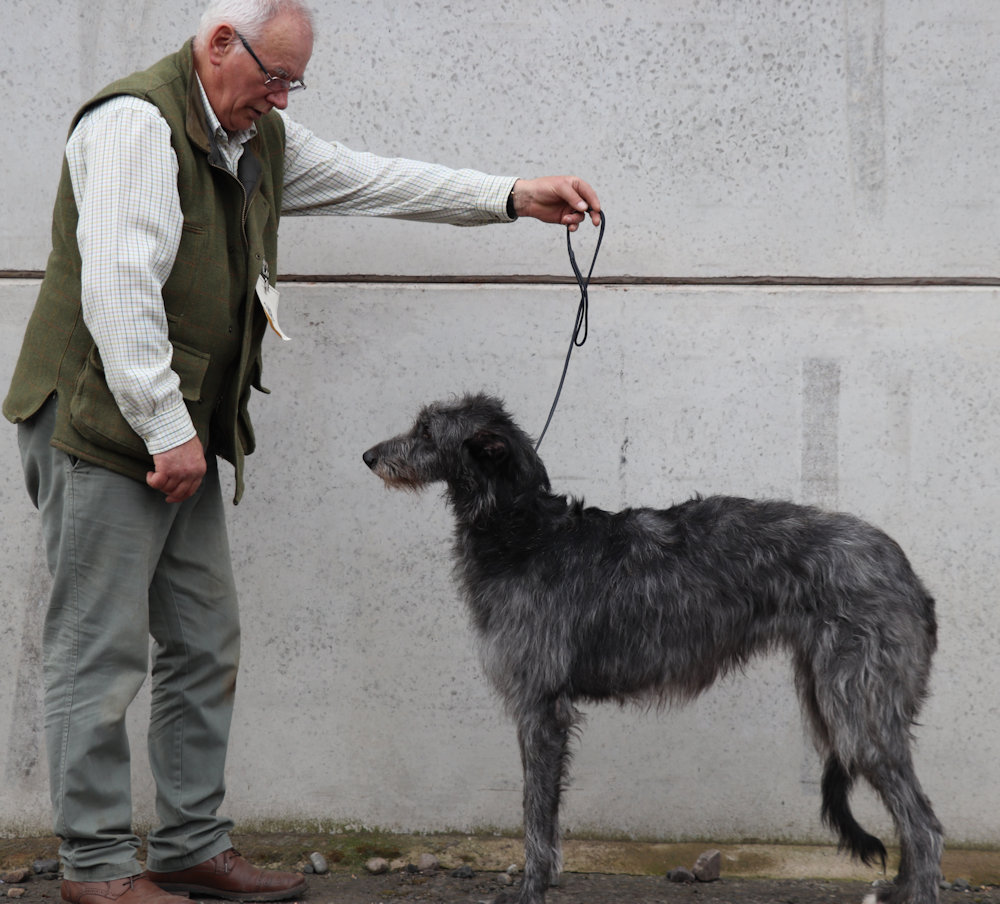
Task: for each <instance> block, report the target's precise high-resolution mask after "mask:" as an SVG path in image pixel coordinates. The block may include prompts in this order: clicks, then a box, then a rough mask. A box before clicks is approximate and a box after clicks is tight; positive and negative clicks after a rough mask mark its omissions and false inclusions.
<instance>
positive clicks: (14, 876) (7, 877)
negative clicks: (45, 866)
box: [0, 869, 31, 885]
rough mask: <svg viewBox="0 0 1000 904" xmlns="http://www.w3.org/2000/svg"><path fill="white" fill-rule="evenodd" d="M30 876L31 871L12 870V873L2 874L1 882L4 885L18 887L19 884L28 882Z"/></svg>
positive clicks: (0, 875)
mask: <svg viewBox="0 0 1000 904" xmlns="http://www.w3.org/2000/svg"><path fill="white" fill-rule="evenodd" d="M30 875H31V870H29V869H12V870H11V871H10V872H7V873H2V874H0V882H3V883H4V885H17V883H18V882H25V881H27V879H28V877H29V876H30Z"/></svg>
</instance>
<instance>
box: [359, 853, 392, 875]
mask: <svg viewBox="0 0 1000 904" xmlns="http://www.w3.org/2000/svg"><path fill="white" fill-rule="evenodd" d="M365 869H366V870H368V872H370V873H371V874H372V875H373V876H381V875H382V874H383V873H387V872H389V861H388V860H386V859H385V858H384V857H372V858H371V859H370V860H369V861H368V862H367V863H366V864H365Z"/></svg>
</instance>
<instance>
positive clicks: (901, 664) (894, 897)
mask: <svg viewBox="0 0 1000 904" xmlns="http://www.w3.org/2000/svg"><path fill="white" fill-rule="evenodd" d="M364 461H365V463H366V464H367V465H368V467H369V468H371V470H372V471H374V473H375V474H377V475H378V476H379V477H380V478H382V480H383V481H384V482H385V483H386V485H387V486H389V487H401V488H403V489H411V490H417V489H420V488H421V487H423V486H425V485H427V484H430V483H433V482H436V481H441V482H443V483H444V484H445V486H446V487H447V497H448V501H449V502H450V504H451V508H452V509H453V511H454V516H455V522H456V527H455V549H454V551H455V572H456V576H457V578H458V580H459V582H460V584H461V587H462V589H463V591H464V595H465V599H466V602H467V603H468V606H469V609H470V610H471V615H472V622H473V625H474V628H475V631H476V634H477V636H478V641H479V650H480V656H481V659H482V663H483V667H484V669H485V671H486V674H487V676H488V677H489V679H490V681H491V682H492V684H493V685H494V687H495V688H496V690H497V691H498V692H499V694H500V696H501V697H502V698H503V700H504V702H505V704H506V707H507V709H508V711H509V713H510V714H511V716H512V717H513V719H514V720H515V721H516V723H517V735H518V741H519V742H520V748H521V759H522V763H523V766H524V831H525V840H524V845H525V869H524V878H523V880H522V882H521V885H520V888H519V889H518V894H517V898H516V900H517V901H518V902H519V904H541V902H542V901H543V900H544V895H545V889H546V887H547V886H548V885H549V883H550V882H552V881H555V879H556V878H557V877H558V875H559V870H560V867H561V855H560V835H559V819H558V816H559V799H560V794H561V792H562V789H563V788H564V786H565V785H566V783H567V780H568V776H569V753H568V741H569V739H570V736H571V734H572V733H573V729H574V726H575V725H576V724H577V722H578V720H579V713H578V711H577V710H576V708H575V706H574V702H575V701H577V700H589V701H599V700H614V701H618V702H621V703H624V702H625V701H633V700H634V701H639V702H647V703H648V702H653V703H662V704H665V703H669V702H682V701H685V700H690V699H691V698H693V697H695V696H697V695H698V694H699V693H701V692H702V691H704V690H705V689H706V688H707V687H708V686H709V685H711V684H712V682H713V681H715V679H716V678H717V677H718V676H719V675H722V674H725V673H727V672H731V671H732V670H734V669H738V668H740V667H741V666H742V665H744V663H746V662H747V660H748V659H749V658H750V657H751V656H752V655H753V654H755V653H760V652H767V651H769V650H772V649H776V648H783V649H785V650H787V651H788V652H789V653H790V654H791V658H792V662H793V664H794V670H795V680H796V686H797V689H798V693H799V697H800V698H801V702H802V709H803V712H804V713H805V718H806V720H807V722H808V725H809V727H810V728H811V730H812V735H813V737H814V739H815V743H816V746H817V748H818V749H819V751H820V753H821V754H822V755H824V756H825V757H826V765H825V769H824V773H823V780H822V797H823V804H822V815H823V818H824V820H825V821H826V823H827V824H828V825H829V826H830V827H831V828H832V829H834V830H835V831H836V832H837V833H838V835H839V837H840V843H841V847H843V848H845V849H847V850H848V851H850V852H851V854H853V855H854V856H856V857H858V858H860V859H861V860H862V861H864V862H865V863H868V864H871V863H874V862H875V861H881V862H882V866H883V868H884V866H885V856H886V850H885V847H884V846H883V845H882V842H881V841H879V840H878V839H877V838H875V837H874V836H873V835H870V834H869V833H868V832H866V831H865V830H864V829H862V828H861V826H860V825H859V824H858V823H857V821H856V820H855V818H854V816H853V814H852V813H851V810H850V806H849V803H848V796H849V793H850V791H851V788H852V786H853V784H854V782H855V779H856V778H857V777H858V776H862V777H863V778H864V779H865V780H866V781H867V782H868V783H869V784H870V785H871V786H872V787H873V788H874V789H875V791H876V792H877V793H878V794H879V796H880V797H881V799H882V801H883V802H884V804H885V806H886V808H887V809H888V811H889V812H890V813H891V815H892V818H893V820H894V822H895V825H896V828H897V831H898V834H899V842H900V848H901V858H900V863H899V874H898V876H897V877H896V881H895V883H894V885H893V886H891V887H889V888H888V889H886V890H883V891H881V892H880V894H881V895H882V899H883V900H886V901H890V902H893V904H904V902H905V904H933V902H936V901H937V900H938V883H939V881H940V860H941V851H942V831H941V826H940V823H939V822H938V820H937V817H936V816H935V815H934V811H933V810H932V809H931V805H930V802H929V801H928V799H927V797H926V796H925V795H924V793H923V791H922V790H921V787H920V783H919V781H918V780H917V776H916V774H915V772H914V768H913V761H912V756H911V750H910V747H911V728H912V726H913V724H914V719H915V717H916V715H917V711H918V710H919V708H920V705H921V703H922V702H923V699H924V697H925V695H926V693H927V679H928V673H929V671H930V664H931V656H932V654H933V652H934V649H935V647H936V630H937V629H936V624H935V619H934V601H933V600H932V599H931V597H930V595H929V594H928V592H927V591H926V590H925V589H924V587H923V586H922V584H921V582H920V580H919V579H918V578H917V576H916V575H915V574H914V573H913V570H912V568H911V567H910V564H909V562H908V561H907V559H906V556H905V555H904V554H903V552H902V550H901V549H900V548H899V546H898V545H897V544H896V543H895V542H894V541H893V540H892V539H890V538H889V537H888V536H886V535H885V534H884V533H882V532H881V531H879V530H877V529H876V528H874V527H872V526H870V525H868V524H866V523H865V522H863V521H860V520H859V519H857V518H854V517H852V516H850V515H844V514H831V513H827V512H823V511H819V510H817V509H814V508H808V507H805V506H801V505H794V504H792V503H789V502H776V501H770V502H765V501H752V500H748V499H738V498H733V497H725V496H717V497H710V498H695V499H692V500H690V501H688V502H684V503H681V504H680V505H676V506H673V507H671V508H667V509H651V508H633V509H626V510H624V511H621V512H606V511H602V510H600V509H597V508H585V507H584V505H583V502H582V501H580V500H576V499H573V498H568V497H566V496H560V495H556V494H553V493H552V492H551V491H550V487H549V479H548V475H547V473H546V471H545V467H544V465H543V464H542V462H541V460H540V459H539V457H538V455H537V454H536V452H535V449H534V448H533V445H532V443H531V440H530V439H529V437H528V436H527V435H526V434H525V433H524V432H523V431H522V430H521V429H520V428H519V427H518V426H517V425H516V424H515V423H514V422H513V420H512V419H511V417H510V416H509V415H508V414H507V412H506V411H505V410H504V408H503V405H502V403H501V402H500V401H499V400H497V399H495V398H492V397H490V396H486V395H472V396H466V397H465V398H462V399H461V400H458V401H456V402H454V403H437V404H432V405H428V406H427V407H425V408H424V409H423V410H422V411H421V412H420V415H419V416H418V418H417V421H416V424H415V425H414V426H413V428H412V429H411V430H410V431H409V432H407V433H404V434H402V435H401V436H397V437H396V438H395V439H390V440H386V441H385V442H383V443H379V444H378V445H377V446H374V447H372V448H371V449H369V450H368V451H367V452H365V454H364ZM498 900H507V898H506V896H505V895H501V897H500V898H499V899H498Z"/></svg>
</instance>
